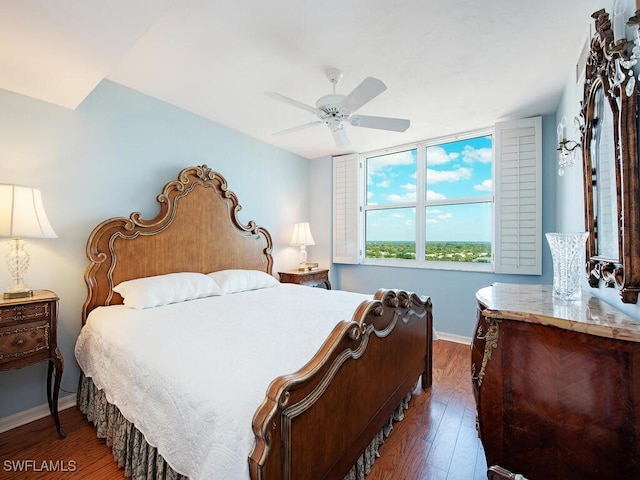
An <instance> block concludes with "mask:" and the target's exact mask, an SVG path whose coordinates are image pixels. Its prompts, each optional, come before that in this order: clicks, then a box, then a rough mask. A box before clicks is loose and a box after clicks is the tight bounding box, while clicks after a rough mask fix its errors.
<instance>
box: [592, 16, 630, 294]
mask: <svg viewBox="0 0 640 480" xmlns="http://www.w3.org/2000/svg"><path fill="white" fill-rule="evenodd" d="M592 17H593V18H594V19H595V29H596V31H595V34H594V36H593V38H592V40H591V50H590V52H589V55H588V58H587V65H586V71H585V83H584V97H583V102H582V109H581V115H582V117H583V119H584V126H583V130H582V154H583V162H584V195H585V226H586V228H587V230H588V232H589V237H588V239H587V243H586V254H587V256H586V258H587V267H586V268H587V276H588V279H589V285H590V286H591V287H597V286H598V285H599V284H600V281H601V280H602V281H603V282H604V284H605V285H606V286H608V287H614V286H617V287H618V288H619V290H620V297H621V298H622V301H623V302H625V303H636V301H637V299H638V292H639V291H640V238H639V237H640V218H639V216H640V209H639V200H638V197H639V195H640V192H639V190H638V144H637V98H638V89H637V88H636V79H635V77H634V74H633V71H632V70H631V68H632V67H633V65H634V64H635V63H636V62H637V59H636V58H635V56H629V55H628V51H629V50H630V47H631V46H632V45H634V44H633V42H629V41H627V40H624V39H622V40H618V41H617V42H614V35H613V31H612V28H611V21H610V20H609V15H608V14H607V13H606V12H605V11H604V10H599V11H597V12H595V13H594V14H593V15H592ZM634 19H635V17H632V19H631V20H630V23H632V22H633V21H634ZM607 172H608V173H610V176H608V175H607ZM607 212H608V213H607ZM607 219H609V220H610V221H607ZM607 227H608V228H607ZM616 243H617V245H616Z"/></svg>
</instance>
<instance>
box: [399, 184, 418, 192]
mask: <svg viewBox="0 0 640 480" xmlns="http://www.w3.org/2000/svg"><path fill="white" fill-rule="evenodd" d="M400 188H401V189H403V190H406V191H408V192H415V191H416V189H417V188H418V187H417V186H416V184H415V183H405V184H404V185H400Z"/></svg>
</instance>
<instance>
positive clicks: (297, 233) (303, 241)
mask: <svg viewBox="0 0 640 480" xmlns="http://www.w3.org/2000/svg"><path fill="white" fill-rule="evenodd" d="M290 243H291V245H297V246H301V245H315V244H316V242H314V241H313V237H312V236H311V229H310V228H309V223H308V222H304V223H296V224H295V225H294V226H293V235H291V242H290Z"/></svg>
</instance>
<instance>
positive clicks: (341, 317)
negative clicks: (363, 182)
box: [75, 165, 433, 480]
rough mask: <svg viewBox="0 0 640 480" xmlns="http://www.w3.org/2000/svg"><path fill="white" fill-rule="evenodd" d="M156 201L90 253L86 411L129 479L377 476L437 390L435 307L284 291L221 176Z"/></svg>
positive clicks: (81, 401) (106, 232) (193, 170)
mask: <svg viewBox="0 0 640 480" xmlns="http://www.w3.org/2000/svg"><path fill="white" fill-rule="evenodd" d="M157 200H158V203H159V206H160V212H159V213H158V215H157V216H156V217H155V218H153V219H151V220H147V219H144V218H142V216H141V215H140V214H139V213H132V214H131V215H130V216H129V217H128V218H125V217H122V218H113V219H109V220H106V221H104V222H102V223H101V224H99V225H98V226H97V227H96V228H95V229H94V230H93V232H92V233H91V235H90V237H89V239H88V241H87V256H88V258H89V265H88V267H87V269H86V272H85V281H86V284H87V287H88V294H87V299H86V301H85V303H84V306H83V328H82V331H81V333H80V336H79V338H78V341H77V343H76V349H75V353H76V358H77V359H78V363H79V365H80V368H81V370H82V375H81V379H80V386H79V389H78V405H79V407H80V409H81V410H82V411H83V412H84V413H85V414H86V415H87V418H88V419H89V421H91V422H92V423H93V424H94V425H96V427H97V432H98V436H100V437H104V438H106V440H107V443H108V444H109V445H110V446H111V447H112V451H113V453H114V457H115V459H116V461H118V463H119V465H120V466H121V467H122V468H124V471H125V475H126V476H132V477H133V478H147V479H149V478H153V479H160V478H162V479H172V478H176V479H178V478H192V479H193V480H197V479H211V478H225V479H226V478H229V479H235V478H238V479H243V480H244V479H247V478H251V479H253V480H275V479H302V478H304V479H313V478H319V479H320V478H326V479H343V478H350V479H355V478H362V477H363V476H364V475H365V474H366V473H367V472H368V470H369V468H370V466H371V463H372V462H373V461H374V459H375V456H376V455H377V448H378V446H379V445H380V444H381V443H382V441H383V440H384V437H385V436H386V435H388V433H389V430H390V429H391V428H392V426H393V419H397V420H399V419H401V417H402V411H403V409H405V408H407V403H408V399H409V397H410V392H411V391H412V390H413V389H414V388H416V382H419V386H420V387H422V388H423V389H424V388H427V387H429V386H430V385H431V355H432V332H433V330H432V328H433V326H432V325H433V318H432V306H431V302H430V300H429V298H428V297H419V296H417V295H416V294H413V293H408V292H404V291H401V290H383V289H381V290H379V291H378V292H376V293H375V294H374V295H362V294H356V293H350V292H341V291H326V290H322V289H317V288H311V287H305V286H300V285H292V284H280V283H279V282H278V281H277V280H275V279H274V277H272V275H271V274H272V267H273V257H272V254H271V253H272V239H271V236H270V234H269V232H268V231H267V230H266V229H264V228H263V227H260V226H258V225H256V224H255V223H254V222H249V223H248V224H246V225H244V224H242V223H241V222H240V221H239V220H238V212H239V211H240V209H241V207H240V204H239V202H238V199H237V197H236V195H235V194H234V193H233V192H232V191H230V190H229V189H228V185H227V182H226V180H225V179H224V178H223V177H222V176H221V175H220V174H219V173H217V172H215V171H213V170H211V169H210V168H208V167H207V166H206V165H202V166H197V167H189V168H185V169H184V170H182V171H181V172H180V173H179V175H178V178H177V180H174V181H171V182H169V183H167V184H166V185H165V186H164V188H163V190H162V192H161V193H160V194H159V195H158V197H157ZM225 432H226V433H225ZM327 439H330V441H328V440H327Z"/></svg>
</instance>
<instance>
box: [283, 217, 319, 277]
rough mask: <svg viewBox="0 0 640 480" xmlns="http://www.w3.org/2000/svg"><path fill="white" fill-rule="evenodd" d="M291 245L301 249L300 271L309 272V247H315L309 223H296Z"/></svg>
mask: <svg viewBox="0 0 640 480" xmlns="http://www.w3.org/2000/svg"><path fill="white" fill-rule="evenodd" d="M289 243H290V244H291V245H294V246H299V247H300V253H299V257H300V269H301V270H307V249H306V246H307V245H315V244H316V242H314V241H313V237H312V236H311V229H310V228H309V223H308V222H303V223H296V224H295V225H294V226H293V235H292V236H291V242H289Z"/></svg>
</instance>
